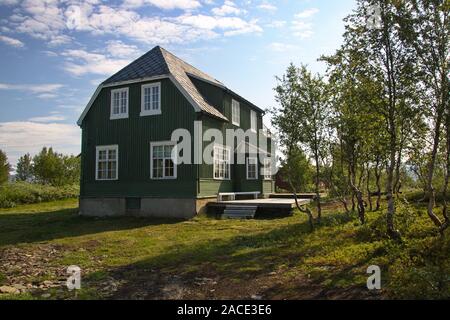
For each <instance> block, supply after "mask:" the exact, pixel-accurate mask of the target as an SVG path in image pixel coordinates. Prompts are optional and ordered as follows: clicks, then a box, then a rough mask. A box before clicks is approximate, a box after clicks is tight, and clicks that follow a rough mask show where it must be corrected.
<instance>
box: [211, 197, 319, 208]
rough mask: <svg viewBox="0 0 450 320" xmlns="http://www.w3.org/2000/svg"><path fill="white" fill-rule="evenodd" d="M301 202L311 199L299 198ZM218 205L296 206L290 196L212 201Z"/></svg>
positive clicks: (304, 202)
mask: <svg viewBox="0 0 450 320" xmlns="http://www.w3.org/2000/svg"><path fill="white" fill-rule="evenodd" d="M298 201H299V203H301V204H306V203H308V202H310V201H311V200H310V199H299V200H298ZM211 205H216V206H223V205H226V206H229V205H240V206H243V205H251V206H258V207H259V208H286V207H289V208H294V207H295V200H294V199H288V198H268V199H248V200H231V201H219V202H216V203H211Z"/></svg>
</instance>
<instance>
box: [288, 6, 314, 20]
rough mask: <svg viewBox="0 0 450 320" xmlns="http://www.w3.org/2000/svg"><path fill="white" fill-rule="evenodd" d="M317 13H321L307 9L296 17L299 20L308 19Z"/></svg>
mask: <svg viewBox="0 0 450 320" xmlns="http://www.w3.org/2000/svg"><path fill="white" fill-rule="evenodd" d="M317 12H319V9H317V8H311V9H306V10H304V11H301V12H299V13H297V14H296V15H294V17H295V18H298V19H307V18H311V17H312V16H313V15H315V14H316V13H317Z"/></svg>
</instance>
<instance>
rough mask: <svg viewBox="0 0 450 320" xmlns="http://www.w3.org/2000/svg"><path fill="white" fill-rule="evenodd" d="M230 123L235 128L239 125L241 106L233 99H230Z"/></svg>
mask: <svg viewBox="0 0 450 320" xmlns="http://www.w3.org/2000/svg"><path fill="white" fill-rule="evenodd" d="M231 123H233V124H234V125H235V126H239V125H240V123H241V105H240V103H239V101H237V100H234V99H231Z"/></svg>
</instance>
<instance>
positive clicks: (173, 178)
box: [150, 141, 177, 180]
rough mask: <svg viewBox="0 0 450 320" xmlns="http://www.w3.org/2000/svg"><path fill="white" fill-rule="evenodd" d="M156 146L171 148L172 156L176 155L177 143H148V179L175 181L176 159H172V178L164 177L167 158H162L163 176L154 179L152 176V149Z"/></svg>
mask: <svg viewBox="0 0 450 320" xmlns="http://www.w3.org/2000/svg"><path fill="white" fill-rule="evenodd" d="M158 146H173V152H172V155H177V143H176V142H174V141H156V142H150V179H152V180H175V179H177V161H176V159H174V157H171V158H172V162H173V177H166V176H165V175H166V167H165V166H166V165H165V161H164V160H165V159H167V158H165V157H164V158H163V168H162V170H163V176H162V177H154V176H153V147H158Z"/></svg>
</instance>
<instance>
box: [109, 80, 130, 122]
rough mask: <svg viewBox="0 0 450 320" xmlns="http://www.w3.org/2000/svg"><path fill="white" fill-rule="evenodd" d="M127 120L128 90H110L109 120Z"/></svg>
mask: <svg viewBox="0 0 450 320" xmlns="http://www.w3.org/2000/svg"><path fill="white" fill-rule="evenodd" d="M123 118H128V88H120V89H114V90H111V119H123Z"/></svg>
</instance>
